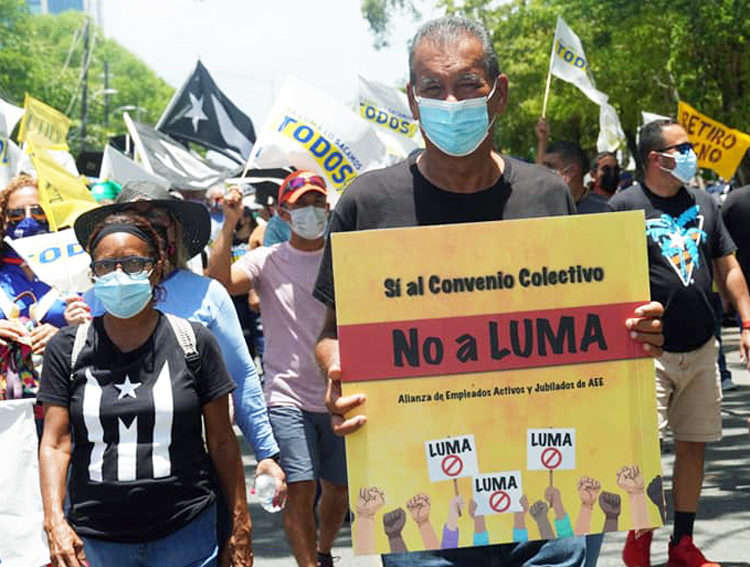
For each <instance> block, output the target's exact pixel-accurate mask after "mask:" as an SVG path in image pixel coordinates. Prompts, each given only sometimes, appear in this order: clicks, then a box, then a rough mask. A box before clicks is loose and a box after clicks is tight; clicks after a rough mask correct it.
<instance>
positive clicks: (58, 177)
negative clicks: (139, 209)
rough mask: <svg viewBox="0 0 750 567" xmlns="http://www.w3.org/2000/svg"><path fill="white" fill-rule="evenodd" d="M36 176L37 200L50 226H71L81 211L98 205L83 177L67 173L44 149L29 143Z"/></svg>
mask: <svg viewBox="0 0 750 567" xmlns="http://www.w3.org/2000/svg"><path fill="white" fill-rule="evenodd" d="M29 146H30V149H31V152H30V155H31V161H32V163H33V164H34V168H36V173H37V178H38V180H39V200H40V202H41V205H42V207H43V208H44V210H45V212H46V213H47V219H48V220H49V223H50V228H51V229H52V230H58V229H59V228H63V227H66V226H73V223H74V222H75V220H76V218H78V215H80V214H81V213H84V212H86V211H88V210H89V209H93V208H94V207H96V206H97V203H96V201H95V200H94V198H93V197H92V196H91V193H90V192H89V190H88V188H87V187H86V184H85V183H84V182H83V180H82V178H80V177H75V176H73V175H71V174H70V172H69V171H68V170H66V169H65V168H64V167H63V166H61V165H60V164H58V163H57V162H56V161H55V159H54V158H53V157H52V156H51V155H50V154H49V153H48V152H47V151H46V150H45V149H44V148H40V147H36V146H35V145H34V144H33V143H31V144H29Z"/></svg>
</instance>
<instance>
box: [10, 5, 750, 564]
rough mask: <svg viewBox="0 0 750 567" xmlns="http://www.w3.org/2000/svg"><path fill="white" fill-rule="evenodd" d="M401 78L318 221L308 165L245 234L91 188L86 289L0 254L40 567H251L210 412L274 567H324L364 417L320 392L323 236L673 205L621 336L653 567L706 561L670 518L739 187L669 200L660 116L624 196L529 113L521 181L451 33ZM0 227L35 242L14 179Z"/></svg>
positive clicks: (671, 139) (737, 274)
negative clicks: (275, 556)
mask: <svg viewBox="0 0 750 567" xmlns="http://www.w3.org/2000/svg"><path fill="white" fill-rule="evenodd" d="M409 65H410V84H409V87H408V97H409V102H410V105H411V108H412V112H413V113H414V116H415V118H417V119H419V120H420V125H421V128H422V132H423V134H424V138H425V149H424V150H422V151H419V152H416V153H414V154H413V155H411V156H409V158H408V159H407V160H406V161H404V162H402V163H400V164H397V165H395V166H392V167H390V168H386V169H383V170H379V171H375V172H372V173H369V174H367V175H365V176H362V177H361V178H358V179H357V180H355V181H354V182H353V183H352V185H351V186H350V187H349V188H348V189H347V191H346V192H345V193H344V195H343V196H342V198H341V199H340V201H339V203H338V204H337V208H336V210H335V211H334V212H333V213H332V214H331V215H330V216H331V219H330V222H329V205H328V200H327V197H328V194H327V193H328V188H327V186H326V182H325V180H324V179H323V178H322V177H321V176H319V175H318V174H316V173H315V172H311V171H298V172H294V173H292V174H290V175H289V176H288V177H287V178H286V179H285V180H284V181H283V183H282V184H281V185H280V188H279V192H278V195H277V199H276V206H275V207H273V208H272V216H271V217H270V218H268V217H267V218H265V219H264V218H263V216H264V215H262V214H259V211H262V210H263V209H264V208H265V207H264V206H260V205H258V204H255V203H253V202H252V199H250V201H249V202H248V201H247V200H243V195H242V192H241V191H240V190H239V189H237V188H229V189H226V190H225V189H224V188H223V187H222V188H221V189H216V188H213V189H212V190H210V191H209V192H208V193H207V194H206V195H201V196H200V198H201V199H200V200H202V202H198V201H199V200H198V199H195V198H194V196H193V195H190V194H179V192H174V191H173V192H170V191H168V190H167V189H166V188H164V187H161V186H159V185H157V184H154V183H152V182H148V181H131V182H129V183H127V184H125V186H124V187H122V188H120V187H119V186H117V185H116V184H115V183H112V182H108V183H105V184H99V185H97V186H96V187H94V188H92V194H95V196H96V197H97V200H98V201H100V206H98V207H97V208H94V209H92V210H90V211H88V212H86V213H84V214H82V215H81V216H79V217H78V219H77V220H76V222H75V225H74V229H75V234H76V237H77V239H78V242H79V243H80V245H81V246H82V247H83V248H84V249H85V250H86V252H87V253H88V254H89V256H90V258H91V264H90V275H91V280H92V282H93V287H92V288H91V289H90V290H89V291H86V292H85V293H81V294H74V295H68V296H64V295H62V294H61V293H59V292H58V291H57V290H56V289H55V288H54V287H50V286H49V285H47V284H46V283H44V282H42V281H40V280H39V279H38V278H37V277H36V276H35V274H34V273H33V272H32V271H31V270H30V268H29V266H28V265H27V264H26V263H25V261H24V259H23V258H22V257H21V256H19V255H18V254H17V253H16V252H15V251H14V249H13V247H12V246H11V245H10V244H8V243H7V242H4V243H3V244H2V250H1V251H0V364H1V365H2V368H1V369H0V371H1V372H2V381H1V382H0V399H8V400H12V399H20V398H28V397H36V398H37V400H38V404H37V405H36V408H37V414H36V417H37V421H38V423H37V427H38V432H39V436H40V445H39V447H40V450H39V459H40V473H41V489H42V497H43V503H44V529H45V531H46V533H47V536H48V541H49V548H50V557H51V563H52V565H53V566H55V567H58V566H66V567H79V566H81V565H88V564H90V565H94V566H96V567H118V566H127V567H130V566H132V567H138V566H141V565H142V566H146V565H160V566H168V567H172V566H173V567H188V566H197V565H200V566H205V567H208V566H212V565H220V566H226V565H234V566H237V567H239V566H249V565H252V563H253V552H252V538H251V530H252V523H251V519H250V516H249V513H248V508H247V502H246V496H245V490H246V487H245V475H244V469H243V467H242V464H241V460H240V453H239V447H238V444H237V441H236V438H235V434H234V431H233V429H232V419H234V420H235V421H236V423H237V425H238V426H239V428H240V429H241V431H242V433H243V434H244V436H245V438H246V439H247V440H248V442H249V443H250V445H251V446H252V449H253V451H254V453H255V456H256V458H257V459H258V465H257V468H256V475H269V476H270V477H272V478H273V479H274V480H275V483H276V493H275V496H274V504H276V505H278V506H284V505H286V507H285V509H284V512H283V514H284V528H285V531H286V535H287V538H288V540H289V543H290V547H291V549H292V552H293V555H294V557H295V560H296V562H297V564H298V565H299V566H300V567H313V566H318V567H329V566H331V565H332V564H333V560H334V558H333V557H332V556H331V549H332V546H333V542H334V538H335V537H336V534H337V533H338V530H339V529H340V527H341V525H342V522H343V521H344V518H345V516H346V514H347V511H348V508H349V505H348V501H347V478H346V464H345V455H344V445H343V440H342V436H343V435H346V434H349V433H351V432H353V431H356V430H357V429H359V428H360V427H362V426H363V425H364V424H365V421H366V420H365V418H364V417H363V416H362V415H359V416H357V417H354V418H350V417H347V415H346V414H348V412H349V411H350V410H351V409H353V408H355V407H357V406H358V405H360V404H361V403H362V399H361V397H358V396H348V397H342V396H341V395H340V380H341V369H340V367H339V362H338V340H337V335H336V302H335V296H334V293H333V289H334V287H333V272H332V266H331V248H330V238H329V237H328V236H327V235H328V234H329V231H332V232H336V231H354V230H367V229H376V228H389V227H403V226H416V225H424V224H446V223H468V222H480V221H488V220H503V219H513V218H527V217H538V216H554V215H567V214H573V213H576V212H578V213H598V212H606V211H619V210H632V209H639V210H644V211H646V216H647V231H648V230H649V227H650V226H651V225H649V223H650V222H651V221H652V220H653V219H661V218H662V217H664V216H665V215H666V216H668V217H670V218H673V219H677V218H681V219H683V220H684V219H685V218H687V217H685V215H686V214H689V211H691V210H692V209H693V208H695V207H698V208H699V209H700V211H701V215H702V222H701V226H700V230H701V231H702V234H703V235H704V237H703V241H702V242H699V245H698V246H697V248H696V252H695V253H696V256H695V257H693V258H692V261H693V264H694V271H691V272H690V274H688V277H687V280H686V278H685V277H683V276H684V274H681V273H680V272H679V270H676V269H675V267H674V265H672V264H670V263H669V261H668V259H667V258H666V257H665V255H664V254H663V251H662V250H661V249H660V248H659V245H660V242H658V241H657V240H654V241H653V242H651V241H649V264H650V277H651V292H652V297H651V299H652V300H653V301H654V302H653V303H650V304H648V305H646V306H641V307H640V308H639V311H638V312H637V313H636V314H634V316H633V319H630V320H629V321H628V325H629V327H630V328H631V330H632V332H633V335H634V338H636V340H639V341H641V342H643V343H644V348H646V350H648V351H649V352H650V353H651V354H652V355H653V356H654V357H655V360H656V371H655V374H656V376H657V392H658V404H657V406H658V411H659V419H660V421H659V423H660V430H661V431H660V432H661V433H663V431H664V430H666V429H667V428H670V429H671V430H672V432H673V435H674V436H675V439H676V447H677V455H676V457H677V458H676V462H675V475H674V476H675V480H674V488H673V498H674V502H673V507H674V532H673V537H672V541H671V543H670V547H669V562H668V565H669V567H703V566H706V565H715V564H713V563H711V562H709V561H708V560H706V559H705V557H703V555H702V554H701V552H700V551H699V550H698V548H697V546H696V545H695V544H694V543H693V541H692V537H693V523H694V521H695V516H696V511H697V505H698V500H699V496H700V490H701V485H702V480H703V466H704V463H703V459H704V457H703V455H704V450H705V443H706V442H710V441H716V440H718V439H719V438H720V437H721V420H720V413H719V412H720V402H721V391H722V385H721V384H722V383H721V378H722V376H721V373H720V371H719V362H720V354H721V353H720V351H717V348H716V346H715V344H714V334H715V330H716V324H715V317H717V310H718V309H721V307H722V300H723V305H724V308H726V309H733V310H735V312H736V313H737V318H738V322H739V325H740V327H741V334H740V349H741V355H742V357H743V359H744V360H746V361H747V357H748V353H750V299H748V292H747V286H746V284H745V281H746V279H747V278H748V277H750V233H748V230H749V229H748V227H750V187H744V188H738V189H734V190H732V191H729V192H728V194H727V195H726V198H725V199H724V202H723V206H721V207H720V206H719V203H717V201H716V200H714V199H713V198H712V197H711V196H710V195H709V194H708V193H707V192H705V191H702V190H700V189H696V188H694V187H692V184H693V180H694V179H695V178H696V175H697V173H698V172H697V170H696V164H695V161H696V158H695V153H694V152H693V148H692V145H691V144H690V142H689V140H688V139H687V135H686V133H685V131H684V130H683V129H682V127H681V126H679V124H677V123H675V122H674V121H671V120H661V121H656V122H654V123H652V124H649V125H647V126H645V127H644V129H643V130H642V132H641V138H640V144H639V148H638V149H639V154H640V155H639V158H640V162H641V164H642V168H643V171H642V175H641V176H640V179H639V181H638V182H637V183H635V184H633V186H632V187H630V185H631V184H632V183H633V182H632V176H630V175H624V174H623V172H622V171H621V167H620V164H619V163H618V160H617V155H616V154H613V153H610V152H604V153H599V154H597V155H596V157H594V159H593V160H592V161H589V160H588V158H587V156H586V153H585V152H584V151H583V150H582V148H581V147H580V146H578V145H577V144H576V143H574V142H566V141H556V142H553V143H548V142H549V139H550V127H549V125H548V124H547V123H546V121H540V123H539V124H538V125H537V128H536V131H537V135H538V137H539V155H538V159H537V162H538V164H540V165H534V164H528V163H524V162H523V161H521V160H516V159H513V158H510V157H508V156H503V155H501V154H499V153H498V152H497V151H495V149H494V148H493V143H492V136H491V135H490V133H491V131H492V129H491V127H492V124H493V123H496V122H497V123H500V124H501V123H502V118H500V117H501V116H502V114H503V113H504V111H505V105H506V102H507V97H508V90H509V89H508V79H507V77H505V75H503V74H502V73H501V72H500V67H499V63H498V61H497V56H496V55H495V53H494V49H493V48H492V42H491V40H490V38H489V35H488V33H487V31H486V30H485V29H484V28H483V27H482V26H481V25H479V24H477V23H475V22H472V21H469V20H464V19H461V18H454V17H446V18H441V19H439V20H436V21H434V22H430V23H428V24H426V25H424V26H423V27H422V28H421V29H420V30H419V31H418V33H417V35H416V36H415V38H414V40H413V43H412V46H411V51H410V54H409ZM466 101H472V103H473V104H471V105H467V104H465V102H466ZM477 101H479V103H477ZM474 103H477V104H474ZM477 108H478V109H479V111H477V110H476V109H477ZM443 114H445V115H450V116H451V120H452V121H451V122H449V123H451V124H453V125H454V127H452V128H446V127H445V124H446V122H445V120H443V118H444V116H443ZM462 120H463V121H465V123H464V122H462ZM462 125H465V126H466V127H465V128H463V127H461V126H462ZM544 166H546V167H544ZM0 217H1V218H2V228H3V232H4V236H5V237H6V238H7V239H10V240H13V239H18V238H26V237H29V236H33V235H35V234H38V233H41V232H46V231H48V230H49V224H48V222H47V217H46V212H45V210H44V208H43V207H42V206H41V203H40V197H39V190H38V187H37V180H36V179H34V178H33V177H30V176H28V175H20V176H18V177H16V178H14V179H13V180H12V181H11V182H10V184H8V186H7V187H5V189H4V190H2V192H0ZM654 222H656V221H654ZM681 222H682V221H681ZM264 227H271V229H268V228H267V229H266V231H265V235H264V234H263V230H264ZM681 228H685V227H684V226H682V227H681ZM590 245H592V246H595V239H592V242H591V243H590ZM735 251H736V256H735ZM201 254H203V255H204V261H203V262H200V261H198V262H196V261H192V262H190V261H191V259H195V258H196V257H198V258H200V256H201ZM738 260H739V261H738ZM743 274H744V275H743ZM714 281H716V283H717V284H718V291H719V293H720V295H716V292H714V291H713V290H712V284H713V282H714ZM717 297H718V298H720V299H719V301H718V307H716V305H717V303H716V298H717ZM718 317H719V320H720V319H721V315H718ZM261 321H262V323H263V324H261ZM719 338H720V329H719ZM42 357H43V358H42ZM316 358H317V360H316ZM321 370H322V373H323V375H325V376H326V379H327V381H323V380H321ZM259 371H260V374H262V376H263V382H264V383H263V385H262V384H261V378H260V375H259ZM730 382H731V380H730ZM724 387H725V389H726V388H730V387H732V385H731V384H730V383H727V382H725V383H724ZM230 394H231V400H230ZM230 402H231V403H230ZM42 410H43V411H42ZM696 415H699V416H701V419H696ZM204 440H205V442H204ZM316 503H317V508H316ZM0 508H2V503H0ZM314 509H316V510H317V519H316V514H315V513H314V512H313V510H314ZM650 544H651V532H646V531H643V532H642V533H636V532H632V533H630V534H629V535H628V539H627V543H626V548H625V550H624V552H623V559H624V561H625V564H626V565H628V566H629V567H647V566H648V565H650ZM600 546H601V536H598V537H589V538H585V537H570V538H563V539H559V540H549V541H536V542H534V541H532V542H519V543H514V544H507V545H487V546H483V547H476V548H470V549H459V550H440V551H425V552H416V553H392V554H388V555H385V556H383V564H384V565H388V566H409V565H414V566H417V565H418V566H420V567H429V566H432V565H435V566H437V565H455V566H465V567H477V566H482V565H495V564H503V565H506V564H507V565H518V566H521V565H541V564H545V565H558V566H560V567H573V566H581V567H582V566H584V565H587V566H593V565H595V564H596V560H597V557H598V553H599V548H600ZM497 561H501V563H497ZM31 567H34V566H31ZM37 567H41V566H37Z"/></svg>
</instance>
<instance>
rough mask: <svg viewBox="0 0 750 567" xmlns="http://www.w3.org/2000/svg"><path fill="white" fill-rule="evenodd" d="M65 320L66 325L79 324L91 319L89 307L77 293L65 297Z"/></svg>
mask: <svg viewBox="0 0 750 567" xmlns="http://www.w3.org/2000/svg"><path fill="white" fill-rule="evenodd" d="M65 303H67V305H66V306H65V313H63V316H64V317H65V322H66V323H68V325H80V324H81V323H85V322H86V321H88V320H89V319H91V307H89V305H88V303H86V302H85V301H84V300H83V299H81V298H80V297H78V296H77V295H73V296H71V297H67V298H66V299H65Z"/></svg>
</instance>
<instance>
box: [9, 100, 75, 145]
mask: <svg viewBox="0 0 750 567" xmlns="http://www.w3.org/2000/svg"><path fill="white" fill-rule="evenodd" d="M23 107H24V109H25V110H26V112H25V113H24V115H23V119H22V120H21V126H20V128H19V130H18V140H19V141H20V142H34V143H35V144H36V145H37V147H53V146H54V147H56V148H59V149H65V150H67V149H68V143H67V142H66V138H67V136H68V129H69V128H70V119H69V118H68V117H67V116H65V115H64V114H63V113H62V112H60V111H59V110H56V109H54V108H52V107H51V106H49V105H47V104H44V103H43V102H42V101H41V100H37V99H35V98H34V97H32V96H30V95H29V93H26V98H25V99H24V102H23Z"/></svg>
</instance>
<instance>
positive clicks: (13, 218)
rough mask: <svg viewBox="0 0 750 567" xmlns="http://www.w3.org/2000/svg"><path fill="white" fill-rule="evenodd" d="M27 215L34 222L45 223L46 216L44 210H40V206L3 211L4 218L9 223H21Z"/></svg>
mask: <svg viewBox="0 0 750 567" xmlns="http://www.w3.org/2000/svg"><path fill="white" fill-rule="evenodd" d="M27 214H28V216H30V217H31V218H32V219H34V220H35V221H43V222H47V215H46V214H44V209H42V207H41V205H28V206H26V207H15V208H13V209H8V210H6V211H5V216H6V218H7V219H8V221H9V222H21V221H22V220H23V219H25V218H26V215H27Z"/></svg>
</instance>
